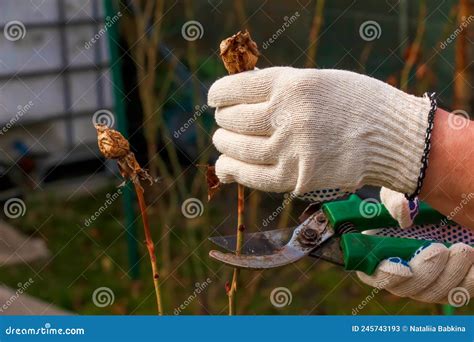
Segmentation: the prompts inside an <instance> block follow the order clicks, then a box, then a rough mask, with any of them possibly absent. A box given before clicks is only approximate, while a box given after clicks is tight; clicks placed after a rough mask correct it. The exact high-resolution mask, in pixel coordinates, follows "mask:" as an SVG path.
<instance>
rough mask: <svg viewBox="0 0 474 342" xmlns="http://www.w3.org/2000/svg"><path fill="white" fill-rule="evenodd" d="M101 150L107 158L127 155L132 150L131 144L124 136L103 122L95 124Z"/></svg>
mask: <svg viewBox="0 0 474 342" xmlns="http://www.w3.org/2000/svg"><path fill="white" fill-rule="evenodd" d="M95 128H96V130H97V142H98V144H99V150H100V152H101V153H102V154H103V155H104V157H105V158H107V159H118V158H123V157H125V156H126V155H127V154H128V152H130V144H129V143H128V141H127V139H125V138H124V136H123V135H122V134H121V133H120V132H117V131H116V130H114V129H111V128H109V127H107V126H106V125H103V124H95Z"/></svg>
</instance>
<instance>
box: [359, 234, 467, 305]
mask: <svg viewBox="0 0 474 342" xmlns="http://www.w3.org/2000/svg"><path fill="white" fill-rule="evenodd" d="M473 265H474V248H472V247H471V246H469V245H466V244H464V243H456V244H454V245H452V246H451V247H450V248H449V249H448V248H447V247H446V246H444V245H443V244H441V243H433V244H430V245H428V246H427V247H426V248H423V249H420V250H418V251H417V252H416V253H415V255H414V256H413V258H412V259H411V260H409V261H404V260H402V259H401V258H398V257H393V258H389V259H387V260H384V261H382V262H381V263H380V264H379V266H378V267H377V269H376V271H375V273H374V274H373V275H371V276H368V275H367V274H365V273H362V272H357V275H358V276H359V279H360V280H362V281H363V282H364V283H366V284H368V285H370V286H373V287H377V288H379V289H385V290H387V291H389V292H391V293H393V294H395V295H397V296H400V297H409V298H412V299H415V300H419V301H422V302H427V303H449V304H451V305H453V306H462V305H466V304H467V303H468V302H469V298H471V297H472V296H474V266H473Z"/></svg>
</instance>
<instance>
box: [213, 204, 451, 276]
mask: <svg viewBox="0 0 474 342" xmlns="http://www.w3.org/2000/svg"><path fill="white" fill-rule="evenodd" d="M365 204H366V202H364V201H363V200H362V199H361V198H360V197H359V196H357V195H351V196H350V197H349V198H348V199H345V200H340V201H334V202H328V203H324V204H322V205H319V204H312V205H310V206H309V207H308V208H307V209H306V210H305V212H304V213H303V214H302V217H300V219H301V221H302V223H301V224H299V225H298V226H295V227H290V228H283V229H276V230H270V231H262V232H256V233H250V234H245V236H244V241H243V244H242V249H241V251H240V254H239V255H236V254H235V246H236V240H237V239H236V236H235V235H230V236H215V237H211V238H210V240H211V241H212V242H213V243H214V244H216V245H217V246H219V247H222V248H223V249H226V250H227V251H230V252H233V253H223V252H220V251H216V250H212V251H210V252H209V255H210V256H211V257H212V258H214V259H216V260H218V261H221V262H223V263H224V264H227V265H229V266H233V267H237V268H245V269H255V270H258V269H269V268H275V267H281V266H285V265H288V264H291V263H294V262H296V261H298V260H300V259H302V258H304V257H306V256H310V257H314V258H319V259H323V260H326V261H329V262H331V263H334V264H337V265H341V266H343V267H344V268H345V269H346V270H357V271H362V272H364V273H366V274H369V275H370V274H372V273H373V272H374V271H375V269H376V267H377V265H378V264H379V262H380V261H382V260H384V259H386V258H389V257H392V256H399V257H401V258H403V259H409V258H410V257H411V256H412V255H413V254H414V253H415V252H416V250H418V249H419V248H420V247H424V246H427V245H428V244H430V243H431V241H427V240H418V239H413V238H400V237H387V236H378V235H368V234H363V233H362V232H363V231H367V230H373V229H380V228H384V227H395V226H396V225H397V222H396V221H395V220H394V219H393V218H392V217H391V216H390V214H389V213H388V211H387V209H385V207H384V206H383V204H380V203H378V202H375V201H374V202H371V203H370V205H371V206H372V209H371V210H372V211H371V213H375V214H376V215H361V208H362V207H363V206H364V205H365ZM443 219H445V217H444V216H443V215H441V214H440V213H438V212H437V211H435V210H434V209H432V208H431V207H429V206H428V205H427V204H426V203H420V210H419V214H418V216H417V217H416V219H415V224H416V225H427V224H435V223H439V222H440V221H441V220H443Z"/></svg>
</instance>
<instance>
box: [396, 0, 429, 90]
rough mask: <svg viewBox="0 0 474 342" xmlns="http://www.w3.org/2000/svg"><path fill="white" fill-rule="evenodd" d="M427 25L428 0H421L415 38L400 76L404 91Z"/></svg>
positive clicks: (406, 88)
mask: <svg viewBox="0 0 474 342" xmlns="http://www.w3.org/2000/svg"><path fill="white" fill-rule="evenodd" d="M425 27H426V0H421V1H420V9H419V14H418V27H417V29H416V36H415V40H414V41H413V43H412V44H411V46H410V48H409V52H408V56H407V59H406V63H405V65H404V66H403V70H402V73H401V76H400V88H401V89H402V90H403V91H407V90H408V78H409V76H410V71H411V70H412V69H413V65H415V63H416V61H417V59H418V57H419V54H420V50H421V43H422V41H423V36H424V34H425Z"/></svg>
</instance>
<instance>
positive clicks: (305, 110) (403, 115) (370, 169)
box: [208, 67, 474, 302]
mask: <svg viewBox="0 0 474 342" xmlns="http://www.w3.org/2000/svg"><path fill="white" fill-rule="evenodd" d="M208 102H209V104H210V105H211V106H213V107H216V114H215V115H216V121H217V123H218V125H219V126H220V127H221V128H220V129H218V130H217V131H216V133H215V135H214V137H213V141H214V144H215V146H216V148H217V149H218V150H219V152H221V153H222V155H221V156H220V158H219V159H218V161H217V162H216V174H217V176H218V177H219V179H220V181H221V182H223V183H229V182H238V183H240V184H243V185H246V186H248V187H251V188H256V189H259V190H262V191H270V192H293V193H295V194H297V195H298V196H300V197H303V198H306V199H312V200H316V201H328V200H333V199H336V198H337V197H339V196H341V195H343V194H346V193H353V192H354V191H355V190H357V189H358V188H360V187H362V186H363V185H376V186H384V187H386V188H389V189H392V190H395V191H397V192H400V193H403V194H406V195H407V196H409V197H410V198H411V199H414V197H415V196H416V195H418V194H419V195H420V197H421V198H422V199H424V200H426V201H427V202H428V203H429V204H430V205H431V206H432V207H434V208H435V209H437V210H438V211H440V212H441V213H444V214H445V215H449V213H450V211H451V210H452V208H454V207H455V206H456V204H457V202H459V200H461V199H462V198H463V197H462V195H463V194H466V193H468V194H470V193H474V183H473V182H472V180H470V179H469V177H461V175H466V174H467V172H468V170H472V169H473V167H474V157H473V151H472V148H470V147H469V146H470V141H472V139H473V138H474V125H469V124H467V125H465V126H464V127H465V129H463V130H456V132H453V130H452V128H451V127H450V125H449V122H450V116H451V115H453V114H449V113H447V112H445V111H443V110H441V109H438V108H437V106H436V100H435V97H434V96H433V95H431V96H425V97H424V98H418V97H415V96H412V95H408V94H406V93H404V92H402V91H400V90H398V89H395V88H393V87H392V86H390V85H388V84H385V83H383V82H380V81H378V80H376V79H373V78H371V77H367V76H363V75H359V74H356V73H352V72H347V71H342V70H315V69H294V68H289V67H276V68H268V69H262V70H254V71H249V72H244V73H240V74H238V75H233V76H227V77H224V78H222V79H220V80H218V81H217V82H215V83H214V84H213V85H212V87H211V89H210V91H209V98H208ZM453 133H455V134H453ZM460 146H463V148H460ZM446 150H449V151H452V153H449V155H447V154H446V153H444V151H446ZM428 159H429V167H428ZM446 165H462V166H463V167H457V168H454V169H450V168H447V167H446ZM335 203H337V202H335ZM329 204H331V203H329ZM329 204H327V205H329ZM472 212H474V201H472V202H469V203H468V204H467V205H466V206H464V207H463V208H462V210H460V211H459V212H458V214H457V215H456V217H455V220H456V221H457V222H459V223H461V224H464V225H465V228H462V227H460V226H457V225H450V226H449V227H448V228H449V230H450V231H452V232H453V231H455V230H456V232H457V230H459V229H461V230H463V229H464V230H466V231H468V228H467V227H471V228H473V227H474V222H472V218H470V217H469V213H472ZM321 215H327V214H326V213H324V209H323V212H322V214H320V215H319V216H318V215H316V216H314V217H313V219H316V217H320V218H321V220H322V221H324V220H323V219H322V217H323V216H321ZM328 219H329V218H328V217H326V218H325V222H330V221H329V220H328ZM352 223H353V222H352ZM432 223H439V221H438V222H432ZM423 224H424V225H426V224H428V222H423ZM306 226H308V227H310V226H312V225H306ZM306 226H305V225H304V224H303V225H302V226H299V228H295V229H294V230H293V231H292V232H293V235H291V238H290V239H289V241H288V243H287V244H286V242H287V241H285V243H283V244H282V241H283V240H281V239H280V240H278V239H277V240H278V241H279V243H277V244H273V245H271V246H270V247H269V251H271V253H270V255H272V256H273V257H275V259H271V260H273V261H272V262H274V263H273V264H272V263H268V260H269V258H268V255H267V253H264V254H262V255H263V256H262V255H257V254H258V253H257V254H256V253H250V254H249V255H242V256H241V257H240V258H239V257H236V256H232V257H231V256H230V255H228V256H225V257H224V255H223V254H219V253H213V254H212V256H214V257H216V258H217V259H219V260H221V261H223V262H226V263H228V264H231V265H234V266H237V267H247V266H249V265H250V266H252V265H253V266H258V267H256V268H267V267H262V266H270V265H284V264H286V263H289V262H293V261H295V260H298V259H299V258H301V257H302V256H306V255H310V254H311V255H314V254H315V253H318V252H317V251H318V250H319V251H325V250H326V248H328V247H327V246H332V247H333V248H332V249H330V253H327V252H319V254H321V255H329V254H334V253H337V251H338V248H339V247H338V248H334V246H340V247H341V250H342V256H341V255H339V256H340V257H339V262H340V260H341V258H342V260H344V265H345V267H346V268H347V269H351V268H348V266H349V265H351V264H352V263H349V264H347V263H346V261H350V260H357V263H356V264H357V265H358V266H357V267H354V268H353V269H355V270H359V271H362V272H364V273H365V274H372V276H370V277H369V276H367V275H361V278H362V279H363V280H364V281H365V282H367V283H370V284H371V285H375V286H377V284H379V285H380V284H382V283H383V284H385V285H383V287H384V288H386V289H387V290H389V291H391V292H393V293H395V294H398V295H401V296H408V297H412V298H415V299H419V300H423V301H429V302H444V301H446V298H447V297H446V296H447V293H446V291H448V290H450V289H452V288H454V287H456V286H464V287H465V288H466V289H467V291H469V293H473V292H474V281H473V277H474V274H473V272H474V271H473V270H472V265H473V263H474V254H473V252H472V247H470V246H468V245H467V244H463V243H462V242H468V243H469V244H472V241H471V240H464V239H463V238H461V239H455V241H452V243H454V244H453V245H452V246H451V247H449V249H448V247H445V246H443V245H440V244H438V243H432V244H430V243H431V242H429V241H428V240H420V239H417V238H416V236H414V237H411V238H410V239H405V240H408V241H409V247H410V248H407V245H406V244H400V241H398V240H400V237H397V238H396V240H397V241H394V244H393V246H392V245H390V248H387V245H386V243H387V242H385V243H383V244H381V245H380V244H376V245H373V244H371V243H369V242H373V241H372V238H373V237H371V236H370V235H368V234H354V233H351V234H348V232H347V231H339V229H340V227H339V226H337V225H334V222H332V223H328V224H327V225H326V226H325V228H324V229H323V230H321V229H322V227H321V225H318V226H317V227H319V228H317V229H311V228H308V229H306V228H305V229H303V228H304V227H306ZM380 227H381V226H378V227H377V228H380ZM352 228H354V227H352ZM421 228H424V229H425V228H426V227H425V226H423V227H422V226H419V225H418V226H414V227H412V228H411V229H413V230H415V232H416V231H417V229H418V231H419V232H421ZM448 228H446V229H448ZM318 229H319V230H318ZM355 229H356V230H365V229H364V227H363V226H358V225H355ZM302 232H307V234H309V237H311V236H313V235H314V236H316V238H317V239H320V240H317V241H316V242H314V241H313V242H308V241H305V237H304V234H303V235H301V233H302ZM468 232H469V234H472V232H471V231H468ZM256 234H259V233H256ZM262 234H264V233H262ZM275 234H277V235H276V236H279V235H278V234H279V233H277V232H275ZM295 234H296V235H295ZM420 234H421V233H420ZM415 235H416V234H415ZM301 236H303V237H301ZM469 236H470V235H469ZM254 237H255V238H257V240H258V241H264V245H265V244H267V243H268V241H273V240H274V239H276V238H275V235H273V234H270V235H268V233H266V235H265V234H264V235H263V237H264V238H262V236H260V235H258V236H254ZM355 237H358V238H359V240H354V239H355ZM338 238H340V239H341V243H338V242H335V243H334V242H331V241H337V239H338ZM349 240H350V241H351V242H353V243H354V245H351V244H350V243H344V241H349ZM429 240H430V241H433V240H434V241H440V240H437V239H429ZM249 241H252V239H250V240H249ZM357 241H359V242H357ZM384 241H386V240H384ZM420 241H424V242H422V243H421V242H420ZM470 241H471V242H470ZM390 242H391V240H390ZM441 242H448V241H441ZM456 242H460V244H456ZM357 243H359V244H357ZM404 243H405V242H404ZM406 243H408V242H406ZM283 246H285V247H283ZM323 246H326V247H324V248H323ZM354 246H359V247H360V246H363V247H361V248H362V249H363V250H364V251H365V254H364V258H363V260H365V261H364V262H361V261H362V260H359V259H358V258H356V259H353V258H352V257H351V255H354V254H353V250H354V248H356V247H354ZM381 246H384V248H380V247H381ZM396 246H402V247H400V248H398V247H396ZM392 247H393V248H392ZM415 247H416V248H415ZM364 248H365V249H364ZM368 251H370V253H368ZM374 251H378V252H377V253H375V254H376V257H374V258H370V255H371V254H373V252H374ZM379 252H380V253H379ZM319 254H318V255H319ZM367 254H368V255H367ZM235 258H239V259H238V261H237V259H235ZM367 263H369V264H370V265H371V267H370V269H369V268H367V267H368V266H367ZM249 268H255V267H249ZM433 270H435V271H433ZM381 279H383V280H384V282H382V283H381ZM402 284H405V285H403V286H402ZM448 292H449V291H448Z"/></svg>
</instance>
